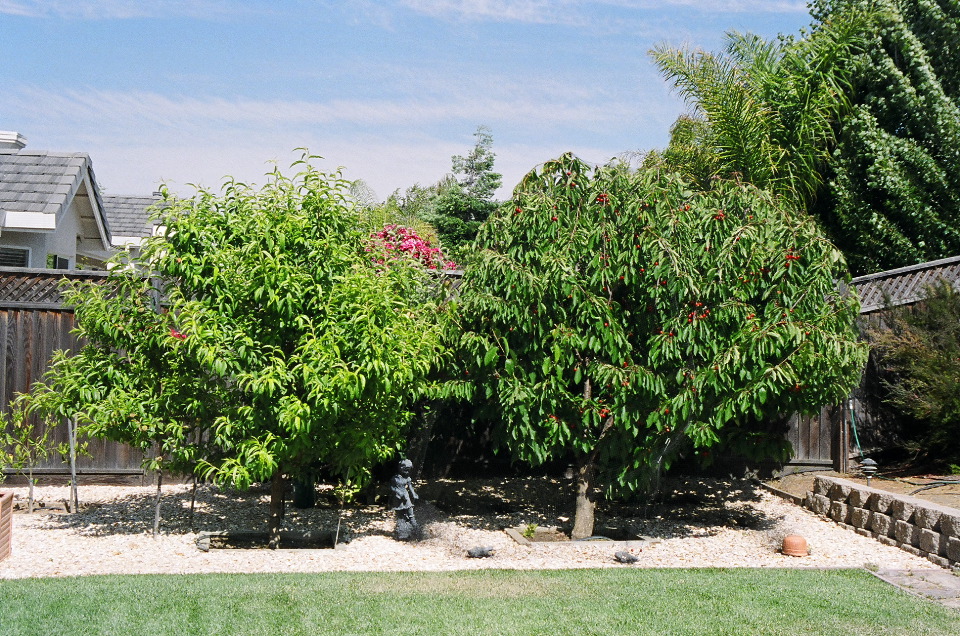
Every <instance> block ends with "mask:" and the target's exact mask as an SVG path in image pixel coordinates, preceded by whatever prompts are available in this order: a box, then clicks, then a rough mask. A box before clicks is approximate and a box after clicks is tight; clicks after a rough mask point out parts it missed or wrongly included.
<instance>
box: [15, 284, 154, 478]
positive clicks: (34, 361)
mask: <svg viewBox="0 0 960 636" xmlns="http://www.w3.org/2000/svg"><path fill="white" fill-rule="evenodd" d="M64 278H68V279H71V280H93V281H97V280H103V279H105V278H106V272H94V271H79V270H70V271H67V270H48V269H27V268H0V345H2V347H3V350H2V354H0V355H2V361H0V406H2V408H3V410H4V411H7V410H8V408H9V407H8V405H9V404H10V401H11V400H13V398H14V397H15V396H16V394H17V393H25V392H27V391H29V390H30V386H31V385H32V384H33V383H34V382H36V381H38V380H41V379H43V375H44V373H46V370H47V367H48V365H49V363H50V359H51V358H52V356H53V352H54V351H57V350H58V349H64V350H67V351H73V350H76V349H77V348H78V346H79V342H78V341H77V338H76V337H75V336H74V335H73V334H72V333H71V331H72V330H73V327H74V316H73V309H72V308H70V307H64V305H63V302H62V298H61V295H60V287H59V286H60V281H62V280H63V279H64ZM67 441H68V437H67V427H66V426H59V427H57V428H56V429H54V433H53V442H54V444H60V443H61V442H63V443H66V442H67ZM87 447H88V450H89V453H90V455H91V456H90V457H87V456H80V457H78V459H77V472H78V473H80V474H97V473H111V474H130V473H133V474H142V473H143V469H142V467H141V462H142V461H143V455H142V453H140V452H139V451H136V450H134V449H133V448H131V447H129V446H126V445H124V444H118V443H116V442H109V441H106V440H90V441H89V443H88V445H87ZM5 472H9V470H5ZM36 472H38V473H41V474H43V473H47V474H49V473H68V472H69V468H68V466H67V465H66V464H65V463H63V462H62V461H61V458H60V457H59V456H56V457H50V458H49V459H47V460H46V461H44V462H43V463H42V464H40V466H38V468H37V471H36Z"/></svg>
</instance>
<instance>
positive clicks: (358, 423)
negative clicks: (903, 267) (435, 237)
mask: <svg viewBox="0 0 960 636" xmlns="http://www.w3.org/2000/svg"><path fill="white" fill-rule="evenodd" d="M308 161H309V158H305V159H304V160H303V161H302V162H299V163H298V164H295V165H299V166H300V169H301V172H300V173H299V174H297V175H296V176H295V177H293V178H288V177H285V176H283V175H281V174H280V173H279V172H278V171H277V172H274V173H273V174H272V175H270V179H269V181H268V183H267V184H266V185H265V186H264V187H262V188H260V189H256V188H253V187H249V186H246V185H244V184H241V183H236V182H228V183H226V184H225V186H224V188H223V190H222V192H221V193H219V194H215V193H213V192H210V191H207V190H199V191H198V192H197V194H196V195H195V196H194V197H192V198H190V199H174V198H171V199H169V200H168V201H167V207H166V208H165V209H164V210H163V213H162V224H163V225H162V227H163V228H165V230H164V232H163V233H162V235H161V236H157V237H154V238H150V239H148V240H147V241H146V243H145V245H144V246H143V248H142V251H141V253H140V255H139V256H135V257H133V258H132V259H131V260H129V262H118V263H117V266H116V267H114V268H113V269H112V270H111V273H110V276H109V278H108V280H107V281H106V283H105V284H103V285H82V284H79V285H75V286H73V287H71V288H68V289H67V290H66V295H67V301H68V302H69V303H71V304H73V305H75V306H76V319H77V324H78V328H77V334H78V336H79V337H81V338H82V339H83V340H84V341H85V342H86V344H85V346H84V347H83V348H82V349H81V350H80V351H79V353H78V354H77V355H75V356H66V355H61V356H60V357H59V358H58V359H57V361H56V363H55V364H54V365H53V367H52V370H51V372H50V374H49V376H48V377H47V379H46V384H45V385H44V387H40V390H38V391H35V392H34V393H35V395H36V396H37V397H36V398H35V400H36V401H37V402H38V403H42V405H43V406H44V407H45V409H46V410H47V411H48V412H57V413H58V414H59V415H62V416H70V417H77V418H78V419H79V420H80V421H81V423H82V424H83V425H84V428H85V430H86V432H88V433H89V434H92V435H95V436H102V437H106V438H110V439H114V440H117V441H121V442H126V443H130V444H133V445H134V446H137V447H139V448H142V449H144V450H145V451H148V452H150V454H151V455H152V459H151V467H152V468H167V469H173V470H179V471H183V470H189V471H192V472H194V473H196V474H197V475H199V476H200V477H202V478H206V479H209V480H212V481H214V482H218V483H227V484H231V485H235V486H239V487H246V486H248V485H250V484H251V483H252V482H261V481H268V480H272V483H273V489H272V497H271V526H272V529H273V530H275V531H276V530H278V528H279V519H280V514H281V512H282V510H281V507H280V506H281V505H282V504H281V502H282V495H283V480H284V476H291V477H296V476H298V475H299V474H301V473H303V472H305V471H307V470H309V469H310V468H311V467H312V466H316V465H318V464H319V465H322V466H325V467H326V469H327V470H328V471H330V472H331V473H333V474H335V475H339V476H340V477H341V478H342V479H343V480H345V481H347V482H352V483H356V482H361V481H363V480H364V478H365V477H366V475H367V472H368V470H369V468H370V467H371V466H372V465H373V464H375V463H377V462H380V461H382V460H384V459H386V458H388V457H390V456H392V455H393V454H394V453H395V452H396V451H397V450H398V449H399V447H400V445H401V444H402V443H403V441H404V434H405V427H406V425H407V424H408V422H409V420H410V418H411V416H412V410H411V407H412V404H413V402H414V400H415V399H416V398H417V397H418V396H419V395H420V393H421V392H423V391H425V390H427V389H428V388H429V384H430V382H429V380H428V377H427V376H428V371H429V370H430V369H431V366H432V365H433V363H434V361H435V359H436V356H437V355H438V353H439V352H440V351H441V343H440V335H441V333H442V330H443V327H442V323H443V311H442V309H441V308H440V306H439V304H438V303H437V302H435V301H434V300H433V299H432V297H431V296H430V292H429V290H430V288H431V287H430V285H429V283H430V280H429V274H428V272H427V270H426V268H425V267H424V266H423V264H422V263H421V262H420V261H419V260H418V259H416V258H401V257H399V256H398V257H396V258H392V259H390V261H389V263H387V264H378V263H377V262H375V259H374V258H373V257H372V256H371V252H370V251H369V249H370V243H371V238H370V236H369V231H368V230H365V229H364V227H363V225H362V224H361V223H360V221H359V218H358V216H357V212H356V211H355V210H354V209H353V208H352V206H351V205H350V204H349V203H348V202H347V199H346V198H345V192H346V185H347V183H346V182H345V181H343V180H341V179H340V178H339V177H338V176H337V175H330V174H325V173H322V172H319V171H318V170H316V169H314V168H313V167H311V166H310V165H309V163H308ZM274 536H275V537H276V536H277V535H276V533H275V535H274Z"/></svg>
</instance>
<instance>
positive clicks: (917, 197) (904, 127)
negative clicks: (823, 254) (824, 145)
mask: <svg viewBox="0 0 960 636" xmlns="http://www.w3.org/2000/svg"><path fill="white" fill-rule="evenodd" d="M812 10H813V15H814V17H815V18H816V20H817V23H818V24H826V23H829V22H831V21H836V20H838V19H843V16H846V15H850V14H852V13H855V12H857V11H871V10H872V13H871V22H870V24H869V26H868V28H867V29H865V30H864V32H865V33H866V34H867V35H866V36H865V37H864V42H863V43H862V45H861V46H859V47H858V48H857V49H856V50H855V51H854V54H853V55H851V56H850V57H849V58H848V59H846V60H844V67H845V68H846V69H847V72H848V73H849V74H850V77H851V80H850V90H849V101H850V105H851V106H850V109H849V111H848V112H847V113H846V114H845V116H844V118H843V119H842V120H841V121H840V122H839V125H838V126H837V129H838V136H837V146H836V148H835V149H834V151H833V154H832V156H831V160H830V164H829V167H828V170H827V171H826V173H825V177H824V180H825V185H824V187H822V188H821V192H820V194H819V196H818V200H817V205H816V207H815V208H814V210H813V212H814V213H815V214H816V215H817V216H818V218H820V219H821V220H822V222H823V224H824V227H825V228H826V229H827V231H828V232H829V233H830V235H831V236H832V237H833V239H834V242H835V243H836V244H837V246H838V247H839V248H840V249H841V250H843V252H844V254H846V255H847V259H848V261H849V262H850V267H851V270H853V272H854V273H855V274H869V273H871V272H876V271H880V270H886V269H893V268H897V267H903V266H905V265H912V264H914V263H922V262H926V261H931V260H935V259H938V258H946V257H949V256H954V255H956V254H960V152H958V148H960V2H958V1H957V0H939V1H929V0H818V1H817V2H813V3H812Z"/></svg>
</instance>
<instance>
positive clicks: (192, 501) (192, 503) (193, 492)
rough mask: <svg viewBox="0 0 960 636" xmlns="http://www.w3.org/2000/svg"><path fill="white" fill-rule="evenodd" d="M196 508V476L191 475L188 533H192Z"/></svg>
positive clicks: (194, 474)
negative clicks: (191, 486)
mask: <svg viewBox="0 0 960 636" xmlns="http://www.w3.org/2000/svg"><path fill="white" fill-rule="evenodd" d="M196 508H197V474H196V473H193V488H191V489H190V531H191V532H193V529H194V528H193V525H194V524H193V519H194V514H193V513H194V510H196Z"/></svg>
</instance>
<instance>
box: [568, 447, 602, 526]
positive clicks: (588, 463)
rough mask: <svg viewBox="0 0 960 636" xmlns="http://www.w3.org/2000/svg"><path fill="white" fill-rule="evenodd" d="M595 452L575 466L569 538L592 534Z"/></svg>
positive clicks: (594, 502) (594, 504) (594, 505)
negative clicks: (575, 503)
mask: <svg viewBox="0 0 960 636" xmlns="http://www.w3.org/2000/svg"><path fill="white" fill-rule="evenodd" d="M595 460H596V453H590V454H588V455H587V456H586V457H584V458H583V460H582V461H581V463H580V466H578V467H577V507H576V511H575V512H574V516H573V531H572V532H571V533H570V538H571V539H574V540H576V539H585V538H587V537H590V536H593V515H594V511H595V510H596V508H597V502H596V500H595V499H594V492H593V489H594V484H593V482H594V477H595V474H596V463H595Z"/></svg>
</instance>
